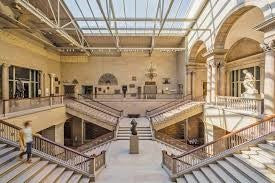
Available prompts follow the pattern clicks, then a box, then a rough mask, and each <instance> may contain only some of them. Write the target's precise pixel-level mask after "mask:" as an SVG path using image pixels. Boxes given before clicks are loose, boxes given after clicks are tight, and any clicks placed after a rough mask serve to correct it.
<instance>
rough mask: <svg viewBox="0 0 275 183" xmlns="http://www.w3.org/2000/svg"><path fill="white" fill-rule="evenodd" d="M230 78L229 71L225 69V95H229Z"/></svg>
mask: <svg viewBox="0 0 275 183" xmlns="http://www.w3.org/2000/svg"><path fill="white" fill-rule="evenodd" d="M230 81H231V78H230V71H226V94H225V95H227V96H230V90H231V82H230Z"/></svg>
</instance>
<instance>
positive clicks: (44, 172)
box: [29, 164, 57, 183]
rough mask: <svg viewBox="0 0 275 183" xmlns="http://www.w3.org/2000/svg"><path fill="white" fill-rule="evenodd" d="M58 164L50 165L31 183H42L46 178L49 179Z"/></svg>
mask: <svg viewBox="0 0 275 183" xmlns="http://www.w3.org/2000/svg"><path fill="white" fill-rule="evenodd" d="M56 167H57V164H49V165H47V166H46V167H45V168H44V169H43V170H41V171H40V172H39V173H38V174H37V175H35V176H34V177H33V178H32V179H31V180H30V181H29V183H37V182H41V181H42V180H43V179H44V178H45V177H47V176H48V175H49V174H50V173H51V172H52V171H53V170H54V169H55V168H56Z"/></svg>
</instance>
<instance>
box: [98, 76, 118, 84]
mask: <svg viewBox="0 0 275 183" xmlns="http://www.w3.org/2000/svg"><path fill="white" fill-rule="evenodd" d="M98 85H118V81H117V78H116V77H115V76H114V75H113V74H111V73H106V74H103V75H101V76H100V78H99V80H98Z"/></svg>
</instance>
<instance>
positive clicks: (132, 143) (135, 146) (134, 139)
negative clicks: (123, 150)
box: [130, 135, 139, 154]
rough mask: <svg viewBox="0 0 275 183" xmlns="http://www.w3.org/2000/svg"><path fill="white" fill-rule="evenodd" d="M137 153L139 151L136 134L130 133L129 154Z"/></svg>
mask: <svg viewBox="0 0 275 183" xmlns="http://www.w3.org/2000/svg"><path fill="white" fill-rule="evenodd" d="M138 153H139V143H138V136H137V135H131V137H130V154H138Z"/></svg>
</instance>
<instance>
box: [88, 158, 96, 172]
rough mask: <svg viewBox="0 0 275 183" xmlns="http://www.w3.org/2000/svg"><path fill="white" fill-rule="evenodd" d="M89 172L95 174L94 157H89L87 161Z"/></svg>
mask: <svg viewBox="0 0 275 183" xmlns="http://www.w3.org/2000/svg"><path fill="white" fill-rule="evenodd" d="M89 173H90V174H92V175H95V157H91V159H90V161H89Z"/></svg>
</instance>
